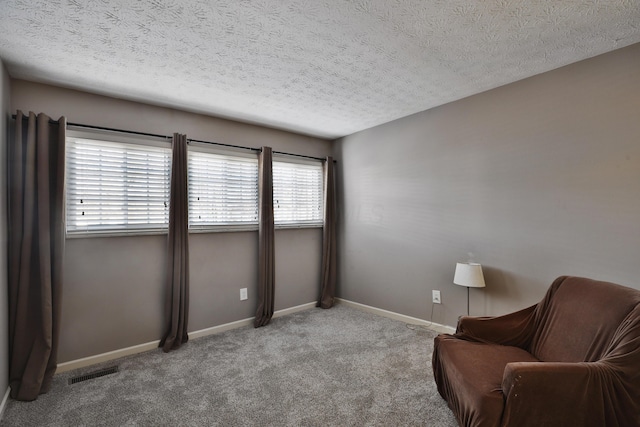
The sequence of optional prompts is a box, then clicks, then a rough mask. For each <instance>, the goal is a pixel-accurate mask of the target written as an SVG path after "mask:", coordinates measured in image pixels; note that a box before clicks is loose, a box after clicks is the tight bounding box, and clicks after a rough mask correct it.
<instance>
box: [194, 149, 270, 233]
mask: <svg viewBox="0 0 640 427" xmlns="http://www.w3.org/2000/svg"><path fill="white" fill-rule="evenodd" d="M257 224H258V158H257V156H256V155H250V156H246V157H245V156H242V155H239V154H238V155H236V154H235V153H232V154H226V153H224V154H223V153H218V152H216V153H213V152H210V151H205V149H202V150H197V149H192V148H191V147H189V227H190V228H192V229H194V228H196V229H197V228H211V227H218V226H223V227H224V228H227V227H231V228H234V227H238V228H242V227H246V226H248V225H250V226H253V227H255V225H257Z"/></svg>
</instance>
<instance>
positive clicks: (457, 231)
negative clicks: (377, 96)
mask: <svg viewBox="0 0 640 427" xmlns="http://www.w3.org/2000/svg"><path fill="white" fill-rule="evenodd" d="M334 150H335V155H336V158H337V159H338V160H339V163H338V167H339V174H340V178H341V179H340V180H339V183H341V188H340V203H341V206H342V208H341V213H340V227H339V230H340V232H339V235H340V245H339V249H340V250H339V264H340V265H339V292H340V295H341V296H342V297H343V298H346V299H349V300H353V301H357V302H360V303H363V304H368V305H371V306H375V307H379V308H383V309H387V310H391V311H394V312H399V313H403V314H406V315H410V316H415V317H419V318H423V319H430V318H431V312H432V308H433V319H432V320H433V321H434V322H438V323H443V324H448V325H455V323H456V319H457V317H458V315H460V314H466V289H465V288H463V287H460V286H456V285H454V284H453V283H452V279H453V273H454V268H455V263H456V262H457V261H468V260H473V261H476V262H480V263H481V264H483V268H484V271H485V279H486V282H487V287H486V288H485V289H482V290H478V289H472V290H471V314H476V315H485V314H486V315H496V314H503V313H507V312H510V311H514V310H517V309H520V308H524V307H525V306H528V305H531V304H534V303H536V302H537V301H539V300H540V298H541V297H542V296H543V294H544V292H545V291H546V289H547V288H548V286H549V285H550V283H551V281H552V280H553V279H554V278H556V277H557V276H560V275H565V274H567V275H579V276H587V277H592V278H596V279H602V280H608V281H613V282H618V283H621V284H625V285H628V286H631V287H635V288H639V289H640V263H639V262H638V256H639V255H640V44H637V45H633V46H630V47H628V48H625V49H621V50H618V51H614V52H611V53H609V54H605V55H602V56H599V57H595V58H592V59H589V60H586V61H583V62H580V63H576V64H573V65H570V66H567V67H564V68H560V69H557V70H554V71H551V72H548V73H545V74H541V75H538V76H535V77H532V78H529V79H526V80H522V81H520V82H516V83H514V84H510V85H507V86H503V87H500V88H497V89H494V90H491V91H488V92H485V93H482V94H479V95H476V96H472V97H469V98H466V99H462V100H459V101H457V102H453V103H450V104H447V105H444V106H441V107H438V108H434V109H431V110H428V111H424V112H422V113H419V114H416V115H413V116H410V117H406V118H403V119H400V120H396V121H393V122H390V123H387V124H384V125H382V126H378V127H375V128H372V129H369V130H366V131H363V132H359V133H356V134H353V135H350V136H348V137H345V138H343V139H342V140H339V141H337V142H336V143H335V146H334ZM432 289H440V290H441V291H442V305H440V306H438V305H436V306H434V307H432V304H431V290H432Z"/></svg>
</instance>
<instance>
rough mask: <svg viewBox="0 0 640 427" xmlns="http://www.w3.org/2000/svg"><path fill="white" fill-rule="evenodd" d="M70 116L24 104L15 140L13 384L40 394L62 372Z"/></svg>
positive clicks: (21, 395)
mask: <svg viewBox="0 0 640 427" xmlns="http://www.w3.org/2000/svg"><path fill="white" fill-rule="evenodd" d="M65 131H66V119H65V118H64V117H62V118H60V120H59V121H58V122H57V123H56V122H52V121H51V120H50V118H49V117H48V116H46V115H44V114H39V115H38V116H37V117H36V115H35V114H33V113H29V116H28V118H27V119H25V116H24V115H23V114H22V111H18V113H17V115H16V122H15V132H14V138H13V141H12V142H11V141H10V143H9V147H8V160H9V165H8V169H9V176H8V183H9V220H8V222H9V224H8V225H9V385H10V386H11V397H12V398H14V399H18V400H34V399H36V398H37V397H38V395H39V394H40V393H46V392H47V391H48V390H49V388H50V386H51V379H52V377H53V374H54V373H55V371H56V365H57V352H58V337H59V331H60V298H61V291H62V257H63V253H64V238H65V235H64V233H65V228H64V156H65V153H64V147H65Z"/></svg>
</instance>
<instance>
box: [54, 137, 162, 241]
mask: <svg viewBox="0 0 640 427" xmlns="http://www.w3.org/2000/svg"><path fill="white" fill-rule="evenodd" d="M68 135H69V136H68V137H67V141H66V143H67V146H66V168H67V169H66V177H67V178H66V179H67V196H66V197H67V200H66V202H67V206H66V210H67V233H68V234H80V233H86V232H91V233H102V232H104V233H113V232H132V231H134V232H141V231H142V232H145V231H146V232H150V231H158V230H166V229H167V227H168V223H169V209H168V205H169V181H170V171H171V147H170V144H169V143H168V142H167V141H164V140H158V141H155V140H152V139H138V138H136V137H128V136H127V137H126V138H124V137H122V136H120V135H117V134H108V133H104V134H102V133H100V132H96V133H93V132H91V133H87V132H79V131H77V132H73V131H69V132H68Z"/></svg>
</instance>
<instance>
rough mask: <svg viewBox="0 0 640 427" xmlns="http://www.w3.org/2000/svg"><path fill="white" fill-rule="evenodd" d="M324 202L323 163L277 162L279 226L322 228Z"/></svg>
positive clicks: (275, 185)
mask: <svg viewBox="0 0 640 427" xmlns="http://www.w3.org/2000/svg"><path fill="white" fill-rule="evenodd" d="M323 202H324V198H323V168H322V162H319V161H302V160H301V161H297V160H295V161H294V160H292V161H288V160H287V161H281V160H276V159H274V160H273V214H274V221H275V224H276V226H281V227H287V226H293V227H300V226H322V223H323V215H324V212H323Z"/></svg>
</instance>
